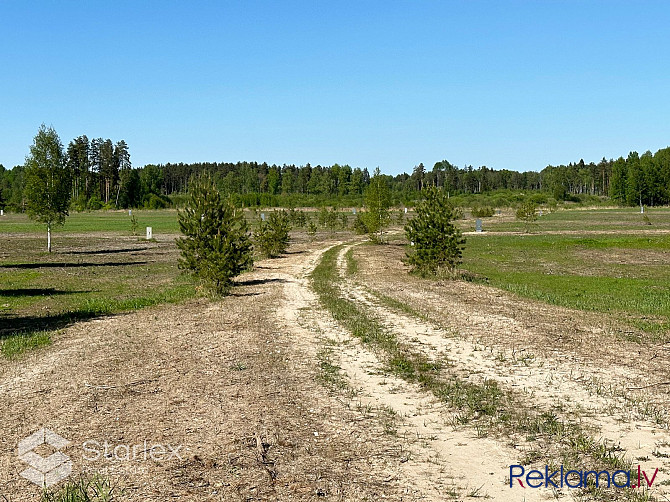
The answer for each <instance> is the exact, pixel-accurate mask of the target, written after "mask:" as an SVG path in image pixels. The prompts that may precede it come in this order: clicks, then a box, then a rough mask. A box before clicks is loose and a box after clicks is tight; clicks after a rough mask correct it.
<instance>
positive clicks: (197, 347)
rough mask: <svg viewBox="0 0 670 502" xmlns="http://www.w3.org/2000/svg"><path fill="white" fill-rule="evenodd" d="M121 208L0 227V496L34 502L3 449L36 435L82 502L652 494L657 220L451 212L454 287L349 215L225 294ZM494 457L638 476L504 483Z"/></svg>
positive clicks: (666, 417) (667, 328) (668, 256)
mask: <svg viewBox="0 0 670 502" xmlns="http://www.w3.org/2000/svg"><path fill="white" fill-rule="evenodd" d="M133 214H135V215H136V218H137V221H138V225H137V229H136V230H135V233H133V229H132V228H131V223H130V218H129V216H128V213H127V212H121V211H108V212H105V211H94V212H84V213H74V214H72V215H71V216H70V217H69V218H68V219H67V222H66V224H65V226H64V227H62V228H60V229H58V230H57V231H56V232H54V235H53V246H54V252H52V253H46V251H45V241H46V237H45V231H44V226H40V225H37V224H35V223H32V222H30V221H29V220H28V218H27V217H25V216H24V215H17V214H7V215H4V216H2V217H0V351H1V352H2V357H0V410H2V412H1V416H2V420H1V423H2V425H3V429H4V430H5V434H4V435H3V436H2V437H1V438H0V500H2V497H5V499H6V500H8V501H12V502H18V501H24V500H40V491H39V489H38V488H37V487H35V486H34V485H33V484H31V483H30V482H29V481H27V480H26V479H23V478H22V477H21V476H20V472H21V471H22V470H23V468H24V466H23V465H22V464H21V462H19V461H17V459H16V456H15V451H16V445H17V443H18V442H19V441H20V440H21V439H22V438H24V437H26V436H28V435H29V434H31V433H32V432H34V431H35V430H38V429H40V428H41V427H47V428H49V429H51V430H54V431H57V432H58V434H60V435H61V436H63V437H64V438H67V440H68V441H69V443H68V445H67V446H65V447H63V448H61V451H62V452H63V453H65V454H66V455H68V456H69V457H70V459H71V461H72V468H73V472H74V473H75V474H73V476H72V478H71V480H70V481H68V482H74V481H72V479H79V478H77V476H79V475H80V474H82V473H83V475H84V476H86V475H88V474H90V473H98V474H99V476H100V478H99V480H101V481H100V482H101V483H102V484H103V485H105V486H113V488H114V489H113V493H112V495H110V498H108V499H104V500H118V501H164V500H193V501H205V500H212V501H215V500H217V501H219V500H220V501H223V500H296V501H297V500H333V501H336V500H337V501H339V500H349V501H359V500H379V499H382V498H383V499H385V500H397V501H401V500H402V501H409V500H416V501H419V500H435V501H437V500H472V499H476V498H489V499H491V500H509V501H519V500H527V501H532V500H602V501H608V500H630V501H643V500H667V497H669V496H670V431H669V430H668V429H669V428H670V413H669V411H668V410H670V370H669V369H668V368H670V209H668V208H651V209H649V210H648V211H647V217H648V221H645V220H643V218H642V215H641V214H640V213H639V209H634V208H633V209H630V208H625V209H622V208H596V209H586V208H580V209H572V210H559V211H556V212H549V211H546V210H545V212H544V213H543V215H542V216H540V217H539V218H538V220H537V221H536V222H534V223H530V224H528V223H524V222H520V221H519V220H517V219H515V217H514V213H513V211H512V210H503V211H502V213H501V214H495V215H494V216H492V217H488V218H482V221H483V229H484V231H483V232H475V231H474V230H475V218H472V217H471V216H470V215H469V213H467V212H466V217H465V218H464V219H461V220H458V222H457V224H458V226H459V227H460V228H461V229H462V230H463V232H464V233H465V237H466V239H467V243H466V247H465V251H464V254H463V263H462V265H461V266H460V269H459V270H460V274H459V278H458V279H457V280H444V279H442V280H437V279H425V278H421V277H418V276H415V275H410V274H408V272H407V267H406V265H405V264H404V263H403V257H404V255H405V250H406V248H407V245H408V243H407V242H406V240H405V238H404V234H403V232H402V227H401V225H400V222H399V221H398V218H396V216H395V215H394V225H393V226H392V227H391V229H390V231H389V234H388V240H389V242H388V244H384V245H373V244H371V243H370V242H368V240H367V239H366V238H365V237H364V236H359V235H356V234H355V233H353V231H352V230H351V221H352V220H353V217H352V213H351V211H349V212H348V213H346V214H347V215H348V222H347V223H348V227H349V228H346V229H344V228H340V227H337V228H336V227H335V226H333V227H332V228H324V227H320V228H319V230H318V232H317V233H316V234H315V235H309V234H308V233H307V232H306V231H305V229H304V228H296V229H294V230H293V231H292V234H291V236H292V240H291V245H290V247H289V249H288V252H287V253H286V254H284V255H283V256H281V257H280V258H276V259H261V258H260V257H257V259H256V264H255V267H254V269H253V270H252V271H249V272H246V273H244V274H242V275H241V276H239V277H237V279H236V286H235V287H234V288H233V290H232V292H231V294H230V295H228V296H225V297H214V296H212V295H210V294H209V293H208V292H207V291H206V290H204V289H203V288H202V286H201V285H200V284H199V283H198V282H197V281H195V280H194V279H193V278H191V277H190V276H188V275H186V274H183V273H182V272H181V271H180V270H179V268H178V266H177V261H178V258H179V251H178V249H177V247H176V245H175V239H176V238H177V237H179V227H178V224H177V219H176V211H174V210H161V211H149V210H145V211H135V210H133ZM314 214H316V211H314ZM343 214H344V213H343ZM246 216H247V218H248V219H249V220H250V221H252V222H255V221H256V220H257V219H258V214H256V213H253V212H251V211H248V212H247V214H246ZM409 217H412V211H410V213H409V214H408V215H407V216H406V218H409ZM405 221H406V220H405ZM147 226H151V227H152V228H153V239H151V240H146V239H145V238H144V229H145V227H147ZM91 441H93V442H95V443H96V444H103V443H105V442H109V443H110V444H111V445H112V449H111V450H110V451H105V453H104V454H100V455H97V456H96V455H93V456H91V455H87V453H90V452H91V451H92V450H91V448H90V445H91V444H92V443H91ZM145 441H148V442H149V444H150V445H149V446H147V444H146V443H145ZM152 444H153V445H154V447H152V446H151V445H152ZM83 445H88V446H87V447H84V446H83ZM128 445H130V446H135V445H143V446H142V447H141V448H140V450H139V451H140V452H142V453H143V455H134V456H133V455H128V454H127V453H128V451H134V450H132V448H130V449H128V448H126V446H128ZM164 445H169V446H170V448H169V449H170V451H174V450H175V449H176V450H178V454H175V455H171V456H169V457H168V456H163V457H161V458H160V459H156V458H153V457H151V458H149V459H147V456H146V452H147V451H154V449H155V448H158V447H159V446H160V447H161V448H162V447H163V446H164ZM117 446H118V447H121V448H116V447H117ZM87 448H88V449H87ZM152 448H153V449H152ZM82 451H83V452H84V453H83V454H82ZM45 454H46V453H45ZM92 457H95V458H92ZM165 457H168V458H165ZM511 465H521V466H524V467H525V468H526V470H528V469H531V468H534V467H537V468H538V469H544V466H545V465H546V466H551V467H552V468H555V469H558V468H560V466H561V465H562V466H564V468H565V469H566V470H569V469H575V470H597V471H603V470H608V471H612V472H613V471H617V470H619V471H627V472H630V473H631V474H630V479H631V482H633V483H637V482H638V472H640V473H642V472H643V473H644V474H645V475H644V476H642V478H641V485H642V486H639V487H636V488H625V489H618V488H611V489H604V488H602V487H601V486H600V487H596V486H595V484H594V483H593V482H591V483H589V484H588V485H587V486H584V487H582V488H580V489H568V488H565V487H563V488H561V487H552V486H551V484H549V485H548V486H544V485H543V486H542V487H541V488H538V489H528V487H524V486H522V485H521V486H520V483H517V481H518V480H516V479H515V480H510V478H509V474H510V466H511ZM638 466H639V471H638ZM543 472H544V471H543ZM87 473H88V474H87ZM653 475H655V477H654V478H652V476H653ZM81 479H85V478H81ZM523 479H525V478H523ZM618 479H623V474H621V473H620V474H619V478H618ZM650 485H651V486H650ZM26 494H29V496H26ZM30 497H32V498H30ZM101 500H103V499H101Z"/></svg>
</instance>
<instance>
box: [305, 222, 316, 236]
mask: <svg viewBox="0 0 670 502" xmlns="http://www.w3.org/2000/svg"><path fill="white" fill-rule="evenodd" d="M307 235H308V236H309V240H310V241H313V240H314V237H316V223H314V221H313V220H312V219H311V218H309V219H308V221H307Z"/></svg>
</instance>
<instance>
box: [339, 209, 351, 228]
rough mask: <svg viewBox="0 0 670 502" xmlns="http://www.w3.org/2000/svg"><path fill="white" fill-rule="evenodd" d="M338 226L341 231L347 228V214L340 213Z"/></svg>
mask: <svg viewBox="0 0 670 502" xmlns="http://www.w3.org/2000/svg"><path fill="white" fill-rule="evenodd" d="M340 226H341V227H342V229H343V230H346V229H347V227H348V226H349V216H348V215H347V213H340Z"/></svg>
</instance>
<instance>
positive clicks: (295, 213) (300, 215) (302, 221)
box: [288, 208, 307, 228]
mask: <svg viewBox="0 0 670 502" xmlns="http://www.w3.org/2000/svg"><path fill="white" fill-rule="evenodd" d="M288 217H289V221H290V222H291V224H292V225H294V226H296V227H298V228H303V227H304V226H305V225H307V217H306V215H305V212H304V211H302V210H300V209H297V210H296V209H294V208H289V210H288Z"/></svg>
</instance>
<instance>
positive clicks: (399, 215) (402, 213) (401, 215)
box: [395, 207, 405, 225]
mask: <svg viewBox="0 0 670 502" xmlns="http://www.w3.org/2000/svg"><path fill="white" fill-rule="evenodd" d="M395 220H396V222H397V223H398V225H402V224H403V223H405V210H404V209H403V208H402V207H401V208H400V209H398V212H397V213H396V217H395Z"/></svg>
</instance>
